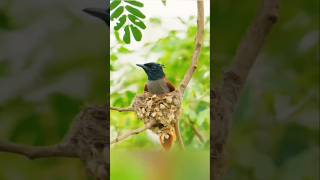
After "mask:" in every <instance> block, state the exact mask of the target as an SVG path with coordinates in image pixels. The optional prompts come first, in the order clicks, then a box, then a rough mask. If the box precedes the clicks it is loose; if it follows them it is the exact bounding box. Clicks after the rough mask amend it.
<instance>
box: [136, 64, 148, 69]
mask: <svg viewBox="0 0 320 180" xmlns="http://www.w3.org/2000/svg"><path fill="white" fill-rule="evenodd" d="M136 65H137V66H139V67H141V68H143V69H145V68H146V66H145V65H143V64H136Z"/></svg>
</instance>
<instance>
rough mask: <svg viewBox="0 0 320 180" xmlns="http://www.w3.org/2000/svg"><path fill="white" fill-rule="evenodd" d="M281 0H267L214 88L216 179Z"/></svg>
mask: <svg viewBox="0 0 320 180" xmlns="http://www.w3.org/2000/svg"><path fill="white" fill-rule="evenodd" d="M279 1H280V0H263V3H262V8H261V10H260V11H259V12H260V13H259V14H258V15H257V17H256V18H255V20H254V21H253V24H252V25H251V27H250V28H249V30H248V32H247V33H246V35H245V36H244V38H243V40H242V41H241V43H240V45H239V47H238V49H237V52H236V55H235V57H234V61H233V64H232V66H231V69H230V70H229V71H228V72H226V73H225V74H224V76H223V77H224V79H223V84H222V87H219V88H217V89H215V91H213V92H212V93H213V96H212V98H213V99H212V102H213V103H212V105H213V109H212V114H213V117H214V120H213V123H212V127H213V128H212V130H211V133H212V137H213V138H212V142H211V143H212V145H213V151H212V153H213V154H211V156H212V160H213V161H212V162H211V163H212V167H213V174H212V175H213V179H214V180H219V179H221V176H222V175H223V174H224V171H225V167H224V166H225V162H224V161H225V160H224V159H225V157H224V156H225V153H224V151H225V150H224V146H225V144H226V141H227V136H228V134H229V126H230V124H231V121H232V114H233V112H234V108H235V106H236V104H237V102H238V100H239V96H240V93H241V91H242V89H243V87H244V85H245V82H246V79H247V77H248V74H249V72H250V70H251V68H252V66H253V64H254V63H255V61H256V58H257V56H258V54H259V52H260V50H261V48H262V47H263V45H264V42H265V39H266V37H267V35H268V34H269V33H270V31H271V28H272V26H273V24H274V23H276V21H277V19H278V9H279Z"/></svg>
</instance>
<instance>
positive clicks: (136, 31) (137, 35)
mask: <svg viewBox="0 0 320 180" xmlns="http://www.w3.org/2000/svg"><path fill="white" fill-rule="evenodd" d="M130 29H131V32H132V34H133V37H134V39H135V40H136V41H140V40H141V38H142V34H141V31H140V30H139V29H138V28H137V27H135V26H134V25H130Z"/></svg>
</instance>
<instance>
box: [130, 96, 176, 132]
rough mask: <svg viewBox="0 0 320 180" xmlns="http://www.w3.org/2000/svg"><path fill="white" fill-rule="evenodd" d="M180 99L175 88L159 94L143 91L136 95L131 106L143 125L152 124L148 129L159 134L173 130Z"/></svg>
mask: <svg viewBox="0 0 320 180" xmlns="http://www.w3.org/2000/svg"><path fill="white" fill-rule="evenodd" d="M181 100H182V98H181V93H180V91H177V90H176V91H173V92H170V93H166V94H160V95H156V94H151V93H149V92H145V93H144V94H142V95H139V96H136V98H135V100H134V103H133V108H134V110H135V112H136V114H137V116H138V118H139V119H141V120H143V122H144V124H145V125H147V124H154V126H152V128H150V129H151V130H152V131H153V132H154V133H156V134H158V135H160V134H162V133H163V132H168V131H173V130H174V129H173V128H174V123H175V122H177V121H178V119H179V117H180V112H181Z"/></svg>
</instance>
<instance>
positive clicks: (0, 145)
mask: <svg viewBox="0 0 320 180" xmlns="http://www.w3.org/2000/svg"><path fill="white" fill-rule="evenodd" d="M0 152H8V153H15V154H20V155H23V156H26V157H28V158H29V159H38V158H49V157H73V158H74V157H78V155H77V153H76V152H75V151H74V150H73V149H72V148H70V147H67V146H61V145H55V146H44V147H36V146H28V145H21V144H14V143H10V142H1V141H0Z"/></svg>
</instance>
